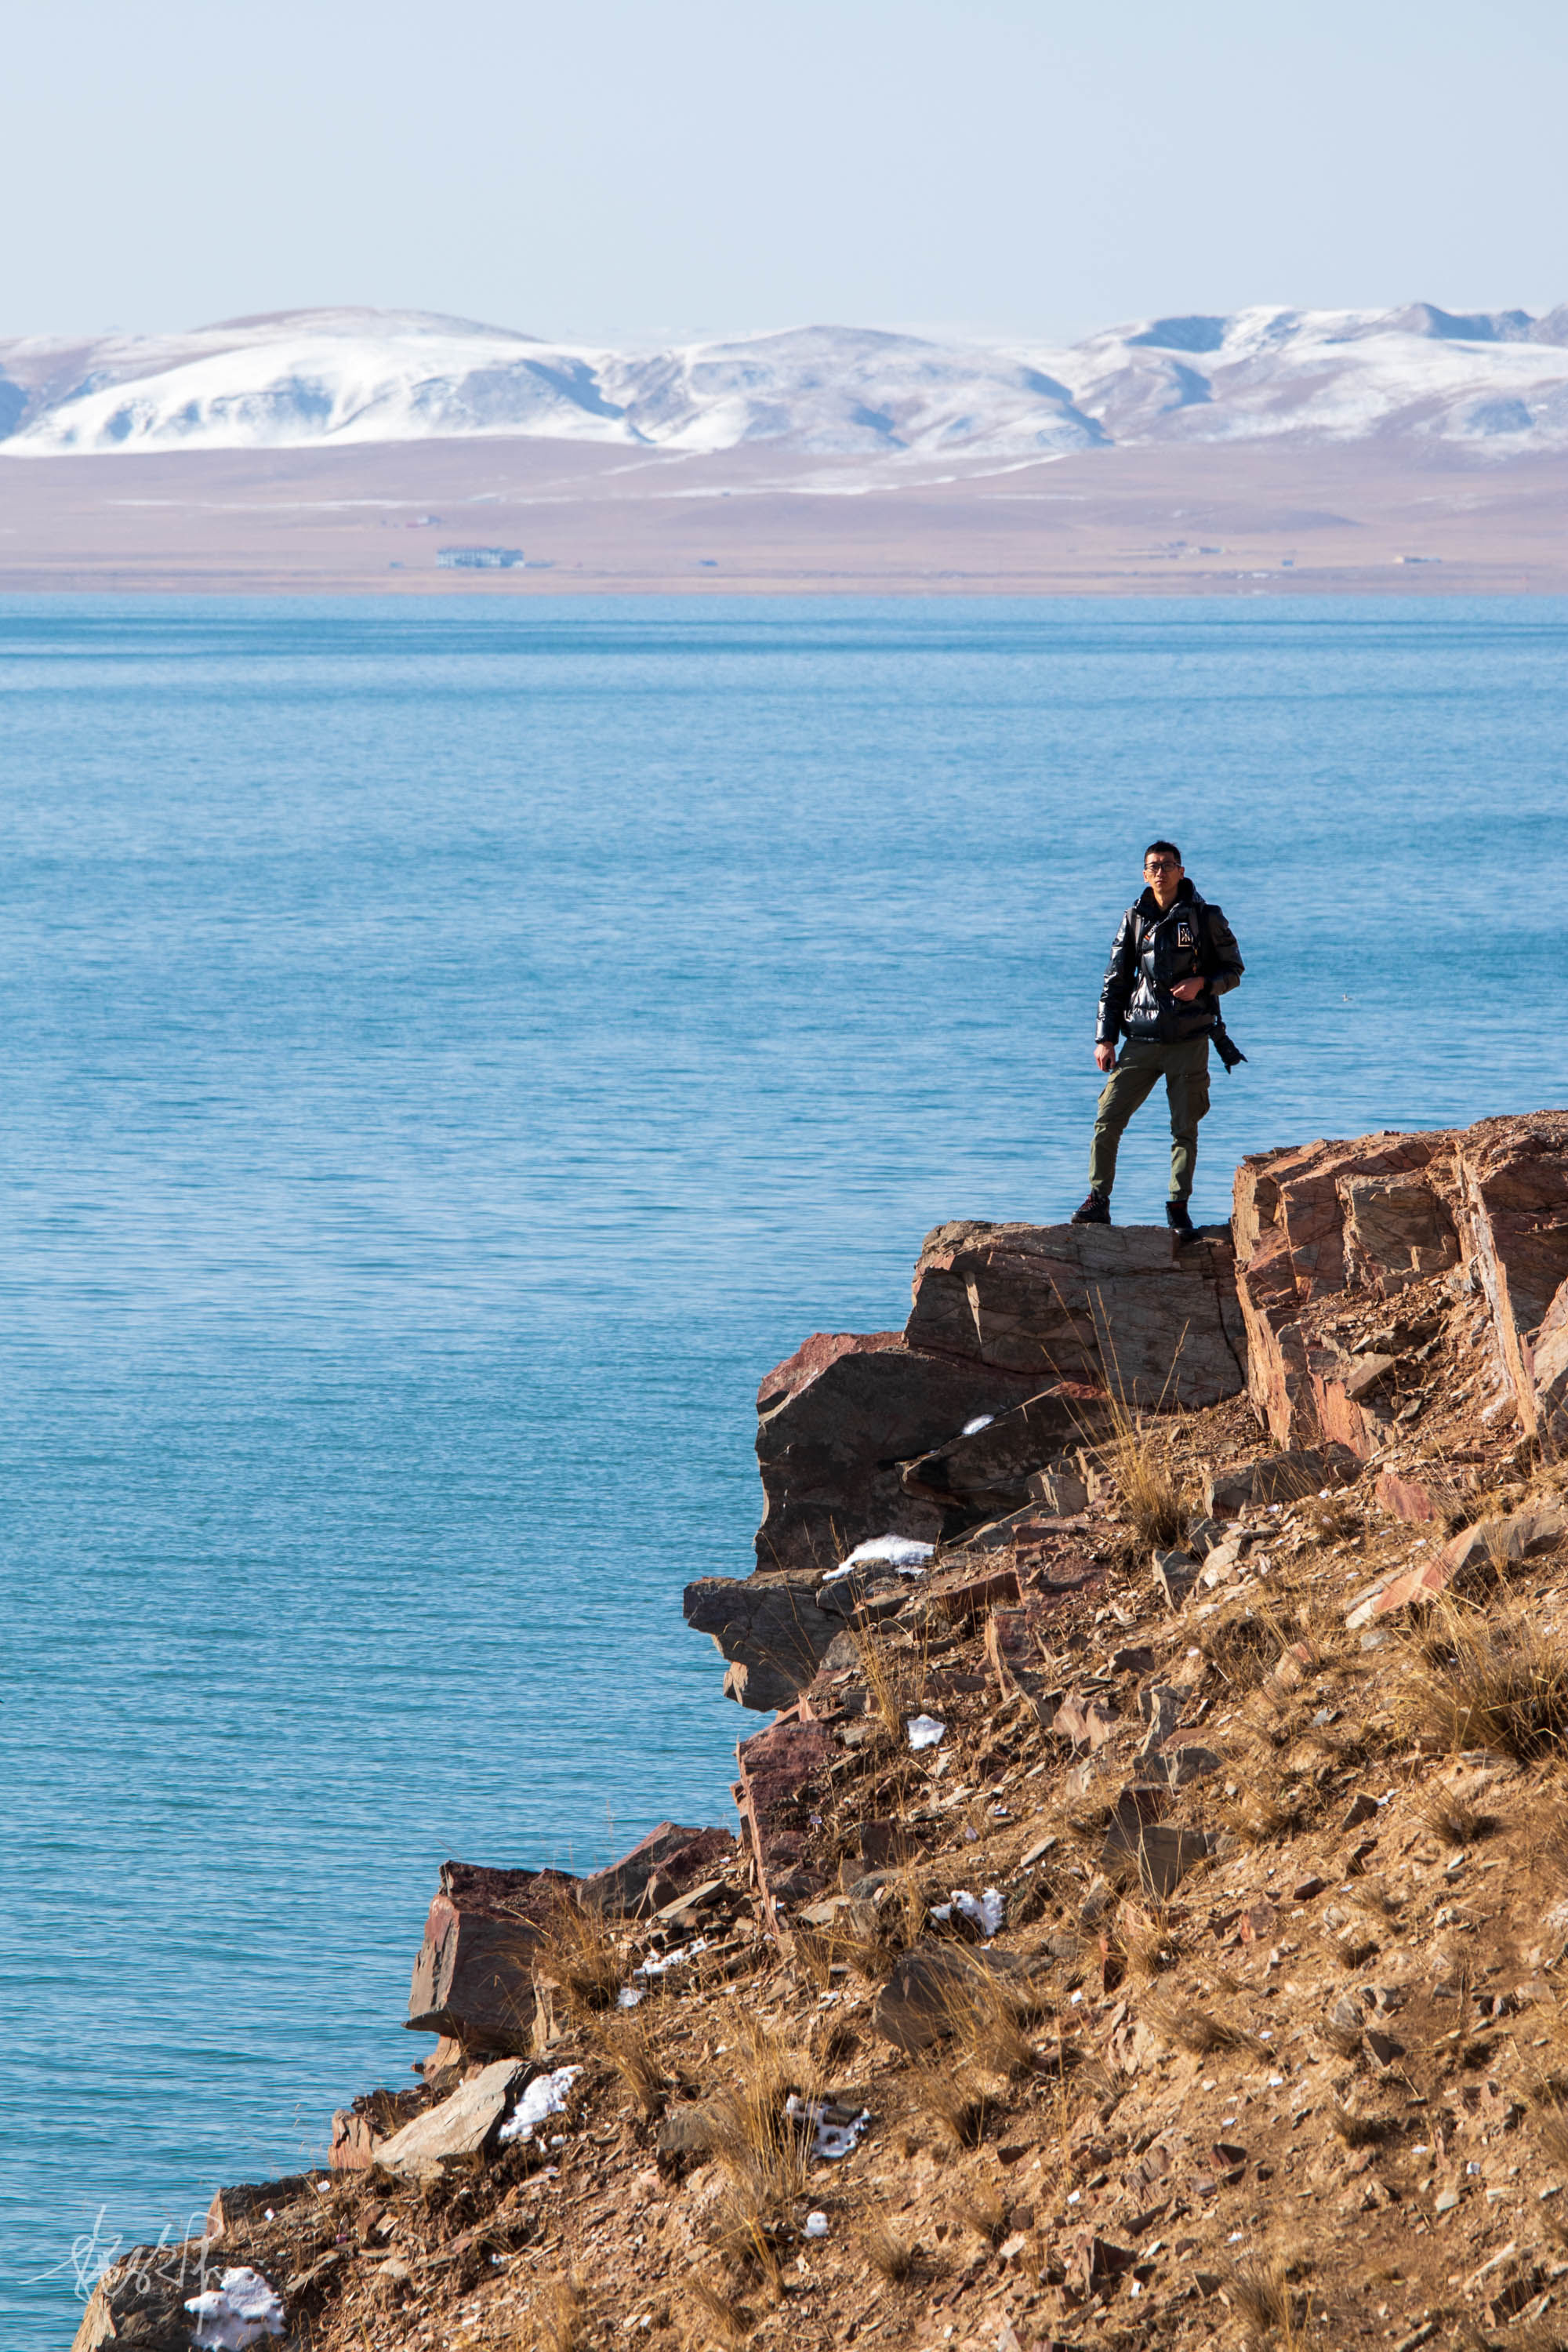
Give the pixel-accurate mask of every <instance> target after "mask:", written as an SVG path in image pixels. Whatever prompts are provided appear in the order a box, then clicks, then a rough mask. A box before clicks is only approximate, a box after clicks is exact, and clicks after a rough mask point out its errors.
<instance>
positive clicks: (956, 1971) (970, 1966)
mask: <svg viewBox="0 0 1568 2352" xmlns="http://www.w3.org/2000/svg"><path fill="white" fill-rule="evenodd" d="M1015 1967H1016V1963H1014V1962H1012V1961H1011V1960H1010V1958H1007V1957H1005V1956H1004V1955H1003V1954H1002V1953H999V1952H984V1951H973V1950H971V1949H969V1948H967V1947H965V1946H963V1945H959V1944H916V1945H914V1946H913V1947H912V1948H911V1949H910V1950H909V1951H907V1952H905V1953H903V1954H901V1956H900V1959H899V1963H898V1966H897V1967H896V1968H895V1969H894V1970H893V1973H892V1975H891V1977H890V1978H889V1979H888V1982H887V1983H886V1984H885V1985H884V1986H883V1987H882V1990H881V1991H880V1992H879V1994H878V1995H877V2000H876V2005H875V2007H874V2008H873V2009H872V2011H871V2027H872V2031H873V2032H876V2033H879V2034H880V2035H881V2037H882V2039H883V2041H884V2042H891V2043H892V2045H893V2047H894V2049H895V2050H902V2051H905V2052H907V2053H913V2052H915V2051H918V2050H925V2049H929V2048H930V2046H931V2043H932V2042H941V2041H942V2039H943V2038H944V2037H945V2036H946V2035H948V2034H950V2033H952V2032H954V2031H955V2029H956V2028H957V2027H958V2026H959V2025H960V2024H961V2023H962V2022H963V2016H964V2012H965V2011H966V2009H969V2008H972V2007H974V2006H977V2005H978V2004H979V2003H980V2002H982V2001H990V2000H994V1999H995V1997H996V1996H995V1990H994V1988H995V1985H996V1982H997V1981H998V1980H1002V1981H1005V1979H1007V1978H1008V1977H1009V1976H1011V1975H1012V1974H1013V1973H1014V1970H1015Z"/></svg>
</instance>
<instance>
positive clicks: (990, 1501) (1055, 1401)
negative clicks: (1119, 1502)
mask: <svg viewBox="0 0 1568 2352" xmlns="http://www.w3.org/2000/svg"><path fill="white" fill-rule="evenodd" d="M1083 1386H1084V1384H1083V1383H1082V1382H1081V1381H1079V1382H1075V1383H1071V1384H1069V1383H1067V1382H1062V1381H1058V1382H1057V1383H1056V1384H1054V1385H1053V1386H1052V1387H1050V1388H1047V1389H1045V1390H1043V1391H1041V1393H1040V1394H1039V1395H1037V1396H1033V1397H1029V1398H1026V1400H1025V1402H1023V1403H1021V1404H1016V1405H1015V1406H1014V1407H1013V1408H1012V1410H1011V1412H1004V1413H1000V1414H998V1415H996V1416H995V1417H994V1419H993V1420H991V1421H990V1422H988V1423H987V1424H986V1426H985V1427H984V1429H978V1430H973V1431H972V1432H971V1433H969V1434H968V1435H967V1436H965V1435H963V1434H960V1435H959V1436H956V1437H952V1438H950V1439H949V1441H948V1443H947V1444H945V1445H941V1446H938V1447H936V1448H935V1449H934V1450H933V1451H932V1452H931V1453H930V1454H922V1455H921V1456H920V1458H919V1459H918V1460H916V1461H914V1462H910V1463H908V1464H907V1465H905V1468H904V1471H903V1485H904V1489H905V1492H906V1493H908V1494H910V1495H914V1496H919V1497H920V1498H921V1499H922V1500H924V1501H926V1502H930V1503H934V1504H936V1505H937V1507H939V1509H941V1510H942V1513H943V1514H944V1517H943V1519H942V1532H943V1534H944V1535H953V1534H956V1533H958V1532H959V1531H960V1530H961V1529H962V1528H963V1527H964V1526H966V1525H968V1524H970V1523H972V1522H973V1521H975V1520H979V1519H988V1518H1001V1517H1005V1516H1006V1514H1007V1513H1009V1512H1012V1511H1020V1510H1023V1509H1024V1508H1025V1507H1026V1505H1027V1504H1029V1503H1031V1502H1037V1501H1038V1500H1039V1499H1040V1493H1039V1489H1038V1487H1037V1483H1036V1482H1037V1481H1040V1480H1043V1479H1045V1478H1048V1477H1049V1476H1050V1475H1051V1473H1050V1472H1049V1471H1047V1469H1046V1468H1045V1467H1044V1465H1046V1464H1047V1463H1051V1462H1054V1461H1056V1460H1057V1459H1058V1457H1060V1456H1062V1455H1064V1454H1067V1453H1068V1450H1069V1449H1071V1448H1072V1447H1075V1446H1077V1445H1079V1444H1082V1443H1083V1442H1084V1440H1085V1438H1086V1437H1089V1436H1093V1435H1095V1434H1096V1433H1098V1432H1099V1429H1100V1406H1099V1404H1098V1403H1097V1402H1096V1401H1095V1399H1094V1398H1093V1397H1092V1396H1086V1395H1084V1394H1082V1393H1081V1391H1082V1389H1083ZM1064 1483H1065V1482H1064ZM1073 1486H1074V1489H1075V1491H1076V1492H1078V1493H1079V1494H1080V1495H1081V1500H1080V1501H1079V1502H1078V1503H1077V1504H1076V1506H1075V1507H1076V1508H1078V1509H1079V1510H1081V1509H1082V1508H1083V1507H1085V1505H1087V1503H1088V1501H1089V1495H1088V1490H1087V1488H1085V1487H1084V1486H1082V1482H1081V1481H1080V1480H1076V1479H1075V1480H1074V1481H1073Z"/></svg>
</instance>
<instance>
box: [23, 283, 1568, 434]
mask: <svg viewBox="0 0 1568 2352" xmlns="http://www.w3.org/2000/svg"><path fill="white" fill-rule="evenodd" d="M1390 434H1392V435H1396V436H1415V437H1416V438H1418V439H1421V440H1426V441H1428V442H1433V441H1436V442H1438V443H1450V444H1454V443H1458V444H1483V445H1485V446H1487V447H1489V449H1491V450H1493V451H1495V452H1496V453H1497V454H1499V455H1507V454H1511V453H1513V452H1517V451H1521V450H1525V449H1542V448H1558V447H1563V446H1568V305H1563V307H1561V308H1559V309H1558V310H1553V311H1552V312H1550V313H1549V314H1548V315H1546V316H1544V317H1541V318H1531V316H1530V315H1529V314H1528V313H1527V312H1525V311H1522V310H1504V311H1490V312H1485V313H1480V314H1476V315H1469V316H1462V317H1461V316H1456V315H1454V314H1452V313H1449V312H1447V311H1444V310H1435V309H1434V308H1433V307H1432V306H1431V305H1430V304H1427V303H1417V304H1415V305H1414V306H1413V307H1411V308H1410V309H1407V310H1391V311H1377V312H1373V311H1362V310H1261V309H1259V310H1241V311H1237V312H1236V313H1234V314H1233V315H1231V316H1230V317H1226V318H1209V317H1184V318H1170V319H1155V320H1142V321H1140V322H1138V323H1136V324H1134V325H1132V326H1130V327H1124V328H1119V329H1116V330H1114V331H1108V332H1106V333H1104V334H1099V335H1092V336H1090V337H1089V339H1088V340H1087V341H1083V342H1081V343H1077V344H1074V345H1073V346H1072V347H1071V348H1070V349H1068V350H1062V351H1053V350H1049V349H1047V348H1046V347H1044V346H1043V345H1042V346H1038V347H1037V346H1034V345H1026V344H1023V343H984V344H983V343H975V342H956V341H952V342H949V341H935V340H931V339H928V338H924V337H920V336H915V335H901V334H885V333H880V332H878V331H872V330H868V329H863V328H843V327H810V328H801V329H795V330H792V331H788V332H784V333H780V334H770V335H756V336H751V337H747V338H744V339H741V340H736V341H721V342H703V343H690V344H682V345H679V346H675V347H672V348H670V349H668V350H665V351H655V352H613V351H605V350H599V349H595V348H591V347H588V346H584V345H576V344H562V343H548V342H542V341H536V340H535V339H534V338H532V337H531V336H528V335H523V334H518V333H514V332H512V331H510V330H508V329H505V328H500V327H486V326H479V325H475V324H473V323H471V322H470V321H468V320H463V319H447V318H441V317H437V316H433V315H430V314H427V313H424V312H413V311H376V310H301V311H289V312H283V313H279V314H278V315H276V316H272V317H268V318H260V319H239V320H232V321H230V322H229V323H227V324H226V325H222V326H216V327H205V328H202V329H199V330H197V331H195V332H192V333H190V334H184V335H174V336H108V337H104V338H102V339H101V340H100V341H96V342H91V343H81V342H75V343H68V342H65V341H43V340H37V339H35V340H32V341H27V340H21V341H12V342H8V343H0V454H4V455H6V456H11V457H55V456H60V455H67V454H72V453H77V454H88V453H93V452H101V451H121V452H133V451H139V450H148V451H153V450H156V451H163V452H169V451H173V450H183V449H270V448H295V447H311V446H335V445H341V444H348V443H355V442H377V441H410V440H426V439H436V438H441V437H448V436H461V437H469V436H484V435H489V436H501V435H511V436H527V437H530V438H537V439H555V440H572V441H599V442H606V443H610V444H616V445H620V446H629V447H638V446H640V447H647V448H658V449H669V450H686V451H692V452H710V451H716V450H724V449H732V448H735V447H737V446H740V445H742V443H765V444H769V445H771V446H774V447H777V448H781V449H792V450H795V451H800V452H804V453H808V454H818V455H823V456H827V455H833V454H845V455H856V456H861V457H865V456H875V455H883V456H887V457H900V456H909V457H919V458H925V459H931V458H942V457H949V456H951V457H964V458H976V459H980V458H999V459H1002V460H1004V461H1005V460H1026V459H1028V458H1032V457H1040V456H1041V455H1051V454H1055V453H1058V452H1066V451H1068V450H1074V449H1085V448H1089V447H1093V446H1110V445H1112V444H1118V445H1121V446H1150V445H1153V444H1159V443H1169V442H1173V441H1210V442H1212V441H1226V440H1238V439H1256V438H1259V437H1264V436H1269V437H1280V436H1293V437H1296V438H1298V439H1306V440H1326V441H1353V440H1361V439H1364V438H1366V437H1368V436H1373V435H1380V436H1382V435H1390Z"/></svg>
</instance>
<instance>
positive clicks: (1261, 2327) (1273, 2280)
mask: <svg viewBox="0 0 1568 2352" xmlns="http://www.w3.org/2000/svg"><path fill="white" fill-rule="evenodd" d="M1228 2285H1229V2293H1230V2302H1231V2307H1232V2309H1233V2310H1234V2311H1235V2312H1236V2314H1237V2317H1238V2318H1239V2319H1240V2321H1241V2324H1242V2327H1243V2329H1244V2330H1245V2332H1246V2335H1247V2338H1248V2340H1249V2341H1250V2342H1251V2343H1254V2344H1260V2343H1262V2342H1263V2341H1264V2340H1265V2338H1267V2337H1268V2336H1274V2335H1278V2336H1281V2337H1282V2338H1283V2340H1284V2342H1285V2343H1286V2344H1287V2345H1290V2344H1292V2343H1293V2342H1294V2341H1295V2336H1296V2317H1297V2313H1296V2299H1295V2297H1294V2296H1293V2295H1292V2294H1291V2293H1290V2285H1289V2277H1288V2275H1287V2273H1286V2268H1285V2264H1284V2263H1283V2262H1281V2261H1280V2259H1279V2256H1278V2255H1273V2256H1271V2257H1267V2258H1259V2259H1258V2260H1257V2261H1254V2262H1247V2263H1237V2266H1236V2268H1235V2270H1233V2271H1232V2273H1231V2274H1230V2279H1229V2282H1228Z"/></svg>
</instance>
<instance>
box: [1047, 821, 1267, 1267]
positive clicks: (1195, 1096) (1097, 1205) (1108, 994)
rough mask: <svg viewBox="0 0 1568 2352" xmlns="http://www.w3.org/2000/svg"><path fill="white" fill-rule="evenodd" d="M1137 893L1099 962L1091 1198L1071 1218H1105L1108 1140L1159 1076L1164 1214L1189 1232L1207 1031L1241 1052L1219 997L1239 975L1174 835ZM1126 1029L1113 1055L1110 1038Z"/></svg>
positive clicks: (1148, 861)
mask: <svg viewBox="0 0 1568 2352" xmlns="http://www.w3.org/2000/svg"><path fill="white" fill-rule="evenodd" d="M1143 879H1144V882H1145V885H1146V886H1147V887H1145V889H1144V890H1143V893H1142V897H1141V898H1138V899H1137V900H1135V902H1134V903H1133V904H1132V905H1131V907H1129V908H1128V909H1127V912H1126V913H1125V914H1124V915H1123V916H1122V918H1121V929H1119V930H1118V932H1117V934H1116V943H1115V945H1114V946H1113V947H1112V949H1111V950H1110V962H1109V963H1108V964H1107V966H1106V968H1105V984H1104V986H1103V987H1102V988H1101V990H1100V1017H1099V1020H1098V1021H1097V1023H1096V1024H1095V1045H1094V1058H1095V1062H1096V1064H1097V1065H1098V1066H1099V1067H1100V1069H1102V1070H1107V1071H1109V1072H1110V1076H1109V1077H1108V1078H1107V1080H1106V1082H1105V1086H1104V1087H1103V1088H1102V1090H1101V1093H1100V1107H1099V1109H1098V1111H1097V1113H1096V1115H1095V1121H1094V1141H1093V1143H1092V1144H1091V1145H1090V1147H1089V1198H1088V1200H1087V1201H1085V1202H1084V1203H1083V1206H1082V1207H1081V1208H1079V1209H1075V1210H1074V1211H1073V1218H1072V1221H1073V1223H1074V1224H1075V1225H1108V1224H1109V1223H1110V1188H1111V1186H1112V1184H1114V1182H1115V1181H1116V1147H1117V1145H1118V1144H1119V1143H1120V1142H1121V1130H1122V1129H1123V1128H1124V1127H1125V1126H1126V1124H1127V1122H1128V1120H1129V1119H1130V1118H1131V1116H1132V1114H1133V1112H1134V1111H1135V1110H1136V1109H1137V1108H1138V1106H1139V1104H1140V1103H1142V1102H1144V1101H1146V1100H1147V1098H1148V1097H1149V1095H1150V1094H1151V1093H1152V1091H1153V1087H1154V1085H1155V1082H1156V1080H1157V1079H1160V1078H1163V1079H1164V1081H1165V1092H1166V1095H1167V1096H1168V1097H1169V1099H1170V1105H1171V1197H1170V1199H1169V1200H1168V1201H1167V1202H1166V1203H1165V1222H1166V1223H1167V1224H1168V1225H1169V1226H1170V1227H1171V1230H1172V1231H1173V1233H1176V1234H1190V1233H1191V1232H1192V1230H1193V1221H1192V1218H1191V1216H1190V1215H1189V1214H1188V1213H1187V1202H1188V1200H1189V1198H1190V1197H1191V1194H1192V1189H1193V1170H1194V1165H1195V1163H1196V1160H1197V1156H1198V1121H1199V1119H1200V1118H1203V1116H1204V1113H1205V1111H1206V1110H1207V1108H1208V1107H1209V1039H1210V1038H1211V1037H1216V1038H1217V1043H1218V1045H1219V1051H1220V1055H1221V1056H1222V1058H1223V1059H1224V1061H1225V1062H1226V1066H1227V1067H1228V1066H1230V1065H1231V1063H1232V1062H1233V1060H1234V1061H1240V1060H1241V1059H1243V1056H1242V1055H1240V1054H1239V1053H1237V1049H1236V1047H1235V1046H1234V1045H1230V1041H1229V1039H1228V1038H1227V1037H1226V1034H1225V1024H1224V1023H1223V1021H1222V1020H1221V1018H1220V1011H1219V999H1220V997H1221V996H1222V995H1223V994H1224V993H1225V992H1226V989H1227V988H1234V987H1235V986H1236V984H1237V981H1238V980H1239V979H1240V978H1241V974H1242V971H1243V965H1242V961H1241V955H1240V951H1239V950H1238V949H1237V944H1236V934H1235V932H1234V931H1233V930H1232V929H1231V928H1230V925H1229V924H1228V923H1227V922H1226V919H1225V917H1224V916H1223V915H1222V914H1221V912H1220V910H1219V908H1217V907H1211V906H1209V905H1208V904H1207V902H1206V901H1205V899H1202V898H1199V896H1198V894H1197V892H1196V891H1195V890H1194V887H1193V886H1192V884H1191V883H1190V882H1189V881H1188V880H1187V877H1186V876H1185V875H1184V873H1183V871H1182V853H1181V851H1180V850H1179V849H1178V848H1177V847H1176V845H1175V844H1174V842H1171V841H1152V842H1151V843H1150V845H1149V846H1148V848H1147V849H1146V850H1145V851H1144V853H1143ZM1123 1034H1125V1036H1126V1039H1127V1043H1126V1044H1125V1045H1123V1046H1122V1048H1121V1055H1120V1056H1119V1055H1118V1054H1117V1051H1116V1041H1117V1039H1118V1038H1119V1037H1121V1036H1122V1035H1123Z"/></svg>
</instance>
